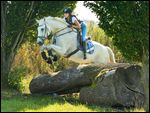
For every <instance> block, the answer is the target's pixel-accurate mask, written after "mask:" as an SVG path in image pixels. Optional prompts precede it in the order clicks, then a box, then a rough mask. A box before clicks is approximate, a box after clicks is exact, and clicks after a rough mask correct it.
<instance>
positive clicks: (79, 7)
mask: <svg viewBox="0 0 150 113" xmlns="http://www.w3.org/2000/svg"><path fill="white" fill-rule="evenodd" d="M83 2H84V1H78V2H77V4H76V8H75V10H74V13H75V14H76V15H77V17H78V18H79V19H81V20H92V21H94V22H96V23H97V22H98V19H97V17H96V15H95V13H92V11H91V9H89V8H87V7H85V6H83Z"/></svg>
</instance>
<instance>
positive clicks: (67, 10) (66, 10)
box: [64, 7, 72, 14]
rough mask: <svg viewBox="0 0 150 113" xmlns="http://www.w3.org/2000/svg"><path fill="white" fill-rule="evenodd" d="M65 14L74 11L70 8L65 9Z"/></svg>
mask: <svg viewBox="0 0 150 113" xmlns="http://www.w3.org/2000/svg"><path fill="white" fill-rule="evenodd" d="M64 13H69V14H71V13H72V9H71V8H70V7H68V8H65V9H64Z"/></svg>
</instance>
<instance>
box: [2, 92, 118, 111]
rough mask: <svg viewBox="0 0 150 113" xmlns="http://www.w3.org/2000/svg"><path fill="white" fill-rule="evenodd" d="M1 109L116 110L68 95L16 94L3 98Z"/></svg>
mask: <svg viewBox="0 0 150 113" xmlns="http://www.w3.org/2000/svg"><path fill="white" fill-rule="evenodd" d="M1 111H2V112H6V111H8V112H10V111H11V112H12V111H25V112H28V111H34V112H45V111H47V112H48V111H51V112H52V111H53V112H58V111H63V112H67V111H74V112H78V111H84V112H97V111H116V109H113V108H107V107H98V106H89V105H85V104H81V103H80V102H79V101H78V100H76V99H73V98H67V97H52V96H40V95H34V96H14V97H9V98H3V99H2V100H1Z"/></svg>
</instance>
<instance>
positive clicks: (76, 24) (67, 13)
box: [64, 8, 87, 59]
mask: <svg viewBox="0 0 150 113" xmlns="http://www.w3.org/2000/svg"><path fill="white" fill-rule="evenodd" d="M64 17H65V21H66V22H67V23H68V24H69V25H68V27H71V28H75V29H77V30H79V29H80V28H81V31H82V43H83V53H84V59H86V34H87V26H86V24H85V23H84V22H83V21H80V20H78V18H77V17H76V16H75V15H72V10H71V8H65V9H64Z"/></svg>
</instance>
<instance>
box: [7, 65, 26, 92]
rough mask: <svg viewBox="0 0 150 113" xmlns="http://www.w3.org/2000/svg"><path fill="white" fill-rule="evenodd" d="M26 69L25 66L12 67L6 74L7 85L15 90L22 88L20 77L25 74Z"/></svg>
mask: <svg viewBox="0 0 150 113" xmlns="http://www.w3.org/2000/svg"><path fill="white" fill-rule="evenodd" d="M27 71H28V70H27V68H26V67H24V66H20V67H17V68H13V70H12V71H11V73H10V74H9V76H8V84H9V87H11V88H14V89H16V90H21V89H23V88H24V87H23V84H22V78H23V77H24V76H25V75H26V74H27Z"/></svg>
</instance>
